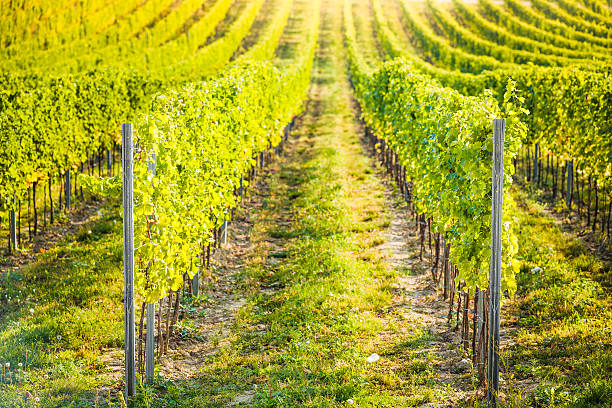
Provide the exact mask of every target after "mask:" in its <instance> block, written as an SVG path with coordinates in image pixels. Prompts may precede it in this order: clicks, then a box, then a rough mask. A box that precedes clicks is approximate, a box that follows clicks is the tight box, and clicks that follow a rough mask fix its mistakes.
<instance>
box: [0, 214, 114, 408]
mask: <svg viewBox="0 0 612 408" xmlns="http://www.w3.org/2000/svg"><path fill="white" fill-rule="evenodd" d="M118 210H119V207H118V205H117V204H116V203H110V204H107V205H105V206H104V207H103V208H102V210H101V211H100V212H99V213H98V215H96V216H94V217H93V219H92V220H90V221H89V222H87V223H86V224H85V225H83V227H82V228H81V229H80V230H79V231H78V233H77V234H76V235H73V236H67V237H65V238H64V239H63V240H62V241H61V242H60V243H59V244H58V245H56V246H55V247H53V248H52V249H50V250H49V251H47V252H45V253H42V254H41V255H40V256H39V257H38V259H37V261H36V262H34V263H33V264H31V265H29V266H28V267H26V268H23V269H21V270H19V271H16V272H10V273H9V274H8V275H7V276H4V277H3V278H2V279H1V280H0V363H1V364H2V366H3V369H2V372H1V373H0V377H1V378H0V406H2V407H13V406H41V407H47V406H49V407H51V406H64V404H67V401H69V400H74V399H75V398H76V399H78V398H87V397H88V396H90V395H91V389H92V388H94V387H96V386H98V385H100V384H103V383H105V382H108V380H107V379H106V378H105V375H104V372H105V367H104V366H103V365H102V364H100V363H98V362H97V361H96V357H97V356H98V355H99V354H100V350H101V349H102V348H105V347H109V348H113V347H118V346H120V345H121V344H122V342H123V339H122V333H123V321H122V317H123V316H122V309H123V307H122V279H121V276H122V273H121V259H122V257H123V254H122V247H121V218H120V216H119V215H118V213H119V211H118ZM7 365H8V366H7ZM36 398H38V399H39V401H40V403H36Z"/></svg>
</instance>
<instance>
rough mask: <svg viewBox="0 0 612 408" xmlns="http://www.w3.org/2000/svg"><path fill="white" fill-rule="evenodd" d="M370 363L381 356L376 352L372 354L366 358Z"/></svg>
mask: <svg viewBox="0 0 612 408" xmlns="http://www.w3.org/2000/svg"><path fill="white" fill-rule="evenodd" d="M366 360H367V362H368V363H374V362H376V361H378V360H380V356H379V355H378V354H376V353H372V354H370V356H369V357H368V358H367V359H366Z"/></svg>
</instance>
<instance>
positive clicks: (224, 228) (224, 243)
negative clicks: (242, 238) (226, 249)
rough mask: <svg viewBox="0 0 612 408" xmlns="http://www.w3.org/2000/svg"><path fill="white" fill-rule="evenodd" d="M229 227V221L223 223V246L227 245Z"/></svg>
mask: <svg viewBox="0 0 612 408" xmlns="http://www.w3.org/2000/svg"><path fill="white" fill-rule="evenodd" d="M228 227H229V223H228V222H227V221H223V226H222V227H221V239H220V241H221V245H227V229H228Z"/></svg>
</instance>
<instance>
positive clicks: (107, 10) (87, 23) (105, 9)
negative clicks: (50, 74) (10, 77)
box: [7, 0, 168, 55]
mask: <svg viewBox="0 0 612 408" xmlns="http://www.w3.org/2000/svg"><path fill="white" fill-rule="evenodd" d="M163 1H166V2H167V1H168V0H155V2H156V3H159V2H163ZM99 3H100V5H99V8H98V9H97V10H96V11H95V12H93V13H86V12H84V11H81V10H78V9H73V8H71V7H69V6H68V4H67V5H66V6H67V7H66V11H65V13H64V15H70V14H76V16H75V17H74V19H73V20H74V21H72V22H70V23H68V24H67V25H66V26H63V27H62V26H61V25H59V22H58V21H56V20H53V21H52V23H51V25H49V26H48V27H46V29H41V30H39V31H37V32H36V33H37V35H35V36H34V37H33V38H30V39H28V40H26V41H23V42H14V43H13V44H11V46H9V47H7V50H8V51H9V52H11V54H12V55H16V53H17V52H19V51H20V50H22V51H24V52H29V51H33V50H36V49H47V48H50V47H60V46H62V45H64V44H67V43H70V42H72V41H76V40H78V39H80V38H92V37H94V36H95V35H96V34H97V33H99V32H100V31H103V30H105V29H106V28H108V27H111V26H113V25H114V24H115V23H116V22H117V19H121V18H129V16H130V15H131V14H132V13H134V12H135V11H136V10H137V9H138V7H141V5H142V3H141V2H138V1H135V0H132V1H115V2H113V3H112V4H110V5H108V4H106V5H103V4H102V3H104V2H103V1H99ZM45 7H46V9H47V10H48V9H53V8H54V6H53V5H51V6H49V5H46V6H45ZM9 32H10V30H9Z"/></svg>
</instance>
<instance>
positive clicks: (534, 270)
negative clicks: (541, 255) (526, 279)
mask: <svg viewBox="0 0 612 408" xmlns="http://www.w3.org/2000/svg"><path fill="white" fill-rule="evenodd" d="M540 272H542V268H540V267H539V266H536V267H534V268H531V273H540Z"/></svg>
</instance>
